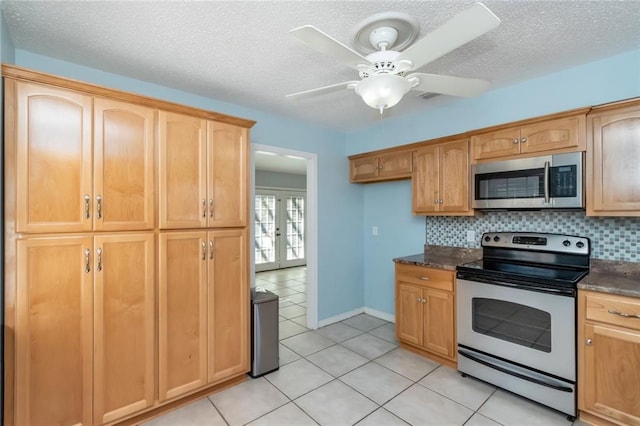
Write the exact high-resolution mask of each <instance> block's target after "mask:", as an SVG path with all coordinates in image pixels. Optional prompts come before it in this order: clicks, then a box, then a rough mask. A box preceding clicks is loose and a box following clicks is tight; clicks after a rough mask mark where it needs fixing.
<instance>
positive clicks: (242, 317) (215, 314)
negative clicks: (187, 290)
mask: <svg viewBox="0 0 640 426" xmlns="http://www.w3.org/2000/svg"><path fill="white" fill-rule="evenodd" d="M209 257H210V261H209V294H208V299H209V304H208V307H209V316H208V317H209V321H208V324H209V340H208V345H209V351H208V353H209V363H208V365H209V367H208V371H209V373H208V379H209V382H210V383H213V382H218V381H221V380H224V379H226V378H228V377H231V376H233V375H236V374H240V373H244V372H247V371H249V333H250V330H249V326H250V324H249V303H250V300H249V282H248V276H247V272H248V270H249V268H248V265H247V233H246V231H245V230H243V229H234V230H224V231H211V232H209Z"/></svg>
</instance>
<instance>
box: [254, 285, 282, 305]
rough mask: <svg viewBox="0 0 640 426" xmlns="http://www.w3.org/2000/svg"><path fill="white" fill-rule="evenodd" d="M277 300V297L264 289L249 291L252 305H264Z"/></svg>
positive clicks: (258, 288)
mask: <svg viewBox="0 0 640 426" xmlns="http://www.w3.org/2000/svg"><path fill="white" fill-rule="evenodd" d="M273 300H278V295H277V294H275V293H272V292H270V291H269V290H267V289H266V288H261V287H257V288H252V289H251V301H252V302H253V303H264V302H271V301H273Z"/></svg>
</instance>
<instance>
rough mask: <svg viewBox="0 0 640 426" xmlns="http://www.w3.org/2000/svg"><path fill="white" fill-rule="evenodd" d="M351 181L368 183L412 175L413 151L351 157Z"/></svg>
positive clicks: (405, 177) (406, 177)
mask: <svg viewBox="0 0 640 426" xmlns="http://www.w3.org/2000/svg"><path fill="white" fill-rule="evenodd" d="M349 164H350V168H351V175H350V176H351V177H350V179H351V182H354V183H356V182H357V183H366V182H379V181H385V180H397V179H408V178H410V177H411V170H412V162H411V151H400V152H390V153H386V154H373V155H366V156H360V155H358V156H351V157H349Z"/></svg>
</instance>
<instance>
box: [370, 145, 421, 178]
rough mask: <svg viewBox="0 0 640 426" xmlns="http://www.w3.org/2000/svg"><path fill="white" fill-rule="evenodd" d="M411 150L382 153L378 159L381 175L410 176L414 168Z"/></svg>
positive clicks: (389, 176) (390, 176)
mask: <svg viewBox="0 0 640 426" xmlns="http://www.w3.org/2000/svg"><path fill="white" fill-rule="evenodd" d="M411 157H412V155H411V151H406V152H396V153H393V154H387V155H381V156H380V157H379V159H378V164H379V167H380V169H379V173H378V175H379V176H380V177H388V178H392V177H401V176H407V177H408V176H410V175H411V170H412V169H413V165H412V161H411Z"/></svg>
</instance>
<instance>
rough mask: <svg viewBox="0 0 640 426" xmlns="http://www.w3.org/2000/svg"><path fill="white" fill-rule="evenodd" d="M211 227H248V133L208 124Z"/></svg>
mask: <svg viewBox="0 0 640 426" xmlns="http://www.w3.org/2000/svg"><path fill="white" fill-rule="evenodd" d="M208 126H209V127H208V131H207V135H208V136H207V138H208V148H209V164H208V166H209V177H208V178H207V183H208V188H209V189H208V192H209V196H208V203H209V206H208V208H209V226H210V227H221V226H228V227H232V226H246V225H247V204H248V200H249V192H248V178H249V173H248V163H247V162H248V159H249V157H248V148H249V141H248V139H249V138H248V130H247V129H245V128H242V127H237V126H233V125H231V124H225V123H217V122H212V121H210V122H208Z"/></svg>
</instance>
